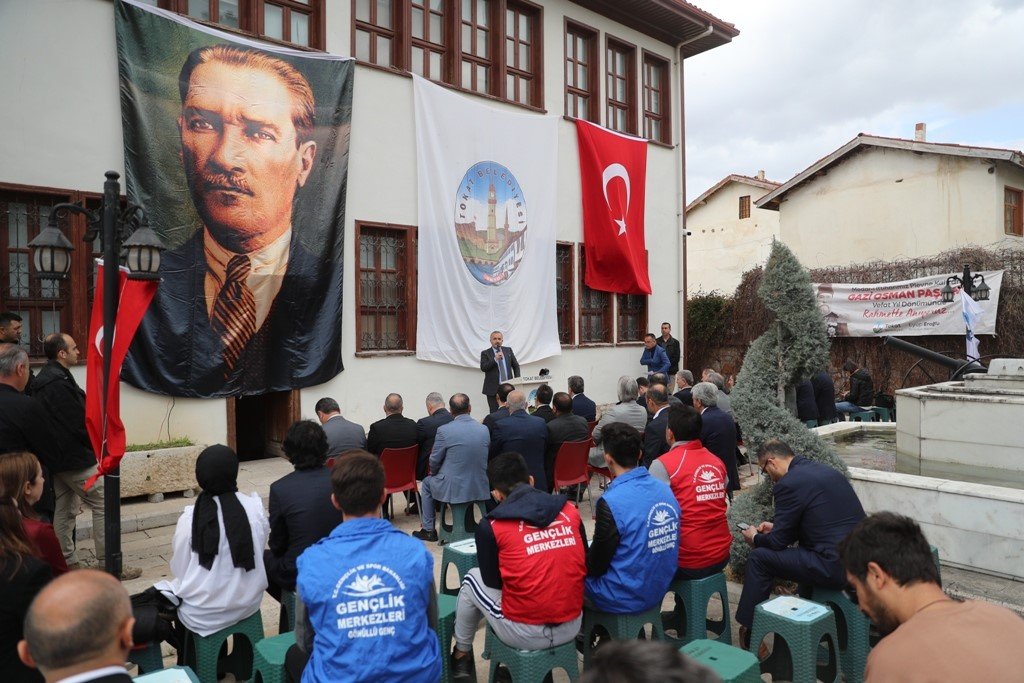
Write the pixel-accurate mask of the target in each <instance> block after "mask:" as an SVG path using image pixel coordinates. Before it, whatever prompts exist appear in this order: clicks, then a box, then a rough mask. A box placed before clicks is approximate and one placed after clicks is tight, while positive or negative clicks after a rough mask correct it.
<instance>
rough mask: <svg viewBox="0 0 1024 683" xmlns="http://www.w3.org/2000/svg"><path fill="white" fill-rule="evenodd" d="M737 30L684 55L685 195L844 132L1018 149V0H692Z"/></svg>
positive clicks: (1021, 108)
mask: <svg viewBox="0 0 1024 683" xmlns="http://www.w3.org/2000/svg"><path fill="white" fill-rule="evenodd" d="M693 1H694V2H695V3H696V4H697V5H698V6H699V7H701V8H702V9H704V10H706V11H708V12H710V13H712V14H714V15H715V16H717V17H718V18H720V19H722V20H724V21H728V22H731V23H733V24H735V25H736V26H737V28H739V30H740V35H739V36H738V37H737V38H735V39H734V40H733V41H732V43H730V44H726V45H723V46H722V47H718V48H715V49H714V50H710V51H708V52H705V53H703V54H701V55H698V56H696V57H694V58H692V59H688V60H687V61H686V80H685V82H686V146H687V152H686V153H687V160H686V166H687V181H686V182H687V200H688V201H690V200H692V199H694V198H695V197H697V196H698V195H699V194H700V193H702V192H704V191H705V190H706V189H708V188H709V187H711V186H712V185H713V184H714V183H716V182H718V181H719V180H721V179H722V178H723V177H725V176H726V175H729V174H730V173H741V174H744V175H754V174H756V173H757V171H758V170H760V169H764V170H765V172H766V175H767V177H768V179H770V180H776V181H779V182H783V181H785V180H788V179H789V178H791V177H792V176H794V175H795V174H796V173H798V172H800V171H801V170H803V169H804V168H806V167H807V166H809V165H810V164H811V163H813V162H814V161H815V160H817V159H819V158H820V157H822V156H825V155H826V154H829V153H831V152H832V151H834V150H835V149H837V148H838V147H840V146H841V145H843V144H844V143H846V142H847V141H849V140H850V139H852V138H853V137H854V136H856V135H857V134H858V133H861V132H863V133H872V134H875V135H887V136H893V137H903V138H913V137H914V124H915V123H916V122H918V121H923V122H925V123H927V125H928V139H929V140H930V141H933V142H955V143H960V144H969V145H983V146H991V147H1005V148H1011V149H1017V150H1020V149H1024V0H892V1H884V0H826V1H822V0H759V1H758V0H693Z"/></svg>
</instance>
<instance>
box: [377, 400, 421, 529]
mask: <svg viewBox="0 0 1024 683" xmlns="http://www.w3.org/2000/svg"><path fill="white" fill-rule="evenodd" d="M404 409H405V405H404V403H403V402H402V396H401V395H400V394H388V397H387V398H386V399H384V414H385V415H386V416H387V417H385V418H384V419H383V420H377V421H376V422H374V423H373V424H372V425H370V433H369V435H367V437H366V450H368V451H369V452H371V453H373V454H374V455H376V456H377V457H380V454H381V453H383V452H384V449H385V448H407V447H409V446H415V445H416V444H417V441H416V437H417V433H416V422H415V421H413V420H410V419H409V418H407V417H405V416H404V415H402V411H403V410H404ZM405 501H406V508H405V513H406V514H407V515H413V514H416V513H417V512H419V511H418V510H417V509H416V499H415V497H411V496H410V492H409V491H406V492H405ZM386 510H387V508H386V507H385V512H384V516H385V519H386V518H387V516H388V514H389V513H388V512H387V511H386Z"/></svg>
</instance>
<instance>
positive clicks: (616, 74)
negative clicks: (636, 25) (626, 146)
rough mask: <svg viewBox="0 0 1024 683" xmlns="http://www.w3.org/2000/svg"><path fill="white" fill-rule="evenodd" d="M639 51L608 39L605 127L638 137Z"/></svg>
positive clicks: (606, 50)
mask: <svg viewBox="0 0 1024 683" xmlns="http://www.w3.org/2000/svg"><path fill="white" fill-rule="evenodd" d="M635 60H636V48H635V47H633V46H632V45H629V44H628V43H623V42H621V41H619V40H616V39H614V38H608V42H607V44H606V48H605V74H606V78H605V89H606V90H607V97H606V100H605V101H606V107H605V125H606V126H607V127H608V128H611V129H612V130H617V131H619V132H620V133H629V134H630V135H635V134H636V92H635V90H636V64H635Z"/></svg>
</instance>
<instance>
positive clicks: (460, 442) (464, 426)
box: [412, 394, 490, 541]
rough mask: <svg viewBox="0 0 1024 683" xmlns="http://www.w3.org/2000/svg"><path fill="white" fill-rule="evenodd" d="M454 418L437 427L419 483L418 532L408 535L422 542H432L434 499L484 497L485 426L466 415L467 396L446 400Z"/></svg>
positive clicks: (487, 493)
mask: <svg viewBox="0 0 1024 683" xmlns="http://www.w3.org/2000/svg"><path fill="white" fill-rule="evenodd" d="M448 406H449V407H450V408H451V410H452V412H451V414H452V415H454V416H455V418H454V419H453V420H452V421H451V422H449V423H448V424H445V425H441V426H440V427H439V428H438V430H437V438H436V439H435V440H434V447H433V449H432V450H431V452H430V475H429V476H428V477H426V478H425V479H424V480H423V481H422V482H421V484H420V496H421V498H422V502H423V506H422V509H421V510H420V526H422V527H423V528H422V529H421V530H420V531H414V532H412V535H413V536H415V537H416V538H418V539H420V540H422V541H436V540H437V531H436V530H435V529H434V501H438V502H441V503H472V502H473V501H477V500H488V499H489V498H490V489H489V488H488V486H487V447H488V446H489V445H490V434H489V432H488V431H487V427H484V426H483V425H482V424H480V423H479V422H477V421H476V420H474V419H473V418H472V417H470V415H469V414H470V405H469V396H466V395H465V394H455V395H454V396H452V397H451V398H450V399H448Z"/></svg>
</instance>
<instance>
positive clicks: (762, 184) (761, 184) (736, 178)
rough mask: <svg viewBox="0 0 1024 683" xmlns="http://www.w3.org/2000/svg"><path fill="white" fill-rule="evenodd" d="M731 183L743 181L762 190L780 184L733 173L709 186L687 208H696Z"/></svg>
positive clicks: (772, 188)
mask: <svg viewBox="0 0 1024 683" xmlns="http://www.w3.org/2000/svg"><path fill="white" fill-rule="evenodd" d="M729 183H743V184H744V185H752V186H753V187H758V188H760V189H762V190H769V191H770V190H774V189H775V188H777V187H778V186H779V183H776V182H774V181H772V180H762V179H760V178H752V177H751V176H747V175H740V174H738V173H733V174H731V175H727V176H725V177H724V178H722V179H721V180H719V181H718V182H717V183H715V184H714V185H712V186H711V187H710V188H708V189H707V190H706V191H705V192H704V193H703V194H701V195H700V196H699V197H697V198H696V199H694V200H693V201H692V202H690V203H689V204H687V205H686V210H687V211H690V210H691V209H694V208H696V207H697V206H698V205H700V204H703V203H704V202H705V201H707V199H708V197H710V196H711V195H713V194H714V193H716V192H718V191H719V190H721V189H722V188H723V187H725V186H726V185H728V184H729Z"/></svg>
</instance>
